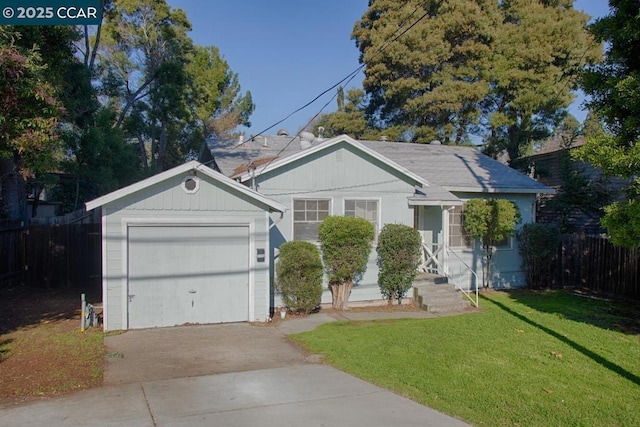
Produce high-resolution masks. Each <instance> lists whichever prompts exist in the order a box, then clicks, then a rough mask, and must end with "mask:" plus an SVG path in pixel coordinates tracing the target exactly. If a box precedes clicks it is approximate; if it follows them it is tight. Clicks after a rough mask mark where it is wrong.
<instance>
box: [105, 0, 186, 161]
mask: <svg viewBox="0 0 640 427" xmlns="http://www.w3.org/2000/svg"><path fill="white" fill-rule="evenodd" d="M113 6H114V7H113V8H111V9H109V10H107V11H106V14H105V16H104V20H105V22H104V24H103V26H102V41H101V61H102V66H103V68H104V73H105V74H104V76H103V79H104V80H105V85H104V87H105V91H106V92H107V93H108V94H109V95H111V96H110V98H109V103H110V105H112V106H114V107H115V108H116V109H117V111H118V117H117V120H116V123H115V126H116V127H119V128H123V129H125V130H128V131H129V132H130V133H131V134H132V136H133V137H134V138H136V139H137V140H138V142H139V149H140V157H141V159H142V161H143V164H144V166H147V167H152V168H156V169H163V168H164V167H169V166H170V165H168V164H165V155H166V153H167V152H168V150H167V148H168V144H169V141H170V140H169V136H170V134H172V133H175V128H176V127H177V125H176V123H175V122H176V121H179V118H181V117H180V116H184V115H185V111H187V110H188V109H187V108H186V106H185V103H184V93H185V87H186V73H185V70H184V67H185V64H186V56H187V55H188V54H189V52H190V51H191V50H192V47H193V43H192V41H191V39H190V38H189V37H188V36H187V32H188V31H190V30H191V24H190V23H189V21H188V19H187V17H186V15H185V13H184V11H182V10H181V9H175V10H174V9H171V7H170V6H169V5H168V4H167V3H166V2H165V1H163V0H160V1H156V0H115V1H114V2H113ZM172 125H173V126H172ZM171 136H172V137H173V136H175V135H173V134H172V135H171Z"/></svg>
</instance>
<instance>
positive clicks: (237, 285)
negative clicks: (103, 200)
mask: <svg viewBox="0 0 640 427" xmlns="http://www.w3.org/2000/svg"><path fill="white" fill-rule="evenodd" d="M128 283H129V289H128V316H129V325H128V326H129V328H149V327H156V326H174V325H182V324H187V323H222V322H238V321H246V320H249V228H248V227H242V226H171V225H170V226H167V225H157V226H156V225H154V226H131V227H129V233H128Z"/></svg>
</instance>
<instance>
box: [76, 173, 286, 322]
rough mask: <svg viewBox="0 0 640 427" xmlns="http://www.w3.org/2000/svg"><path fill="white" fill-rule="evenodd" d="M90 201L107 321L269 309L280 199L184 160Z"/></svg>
mask: <svg viewBox="0 0 640 427" xmlns="http://www.w3.org/2000/svg"><path fill="white" fill-rule="evenodd" d="M95 208H101V212H102V294H103V296H102V301H103V306H104V329H105V330H117V329H132V328H147V327H157V326H173V325H180V324H187V323H222V322H237V321H266V320H267V318H268V317H269V314H270V308H271V304H270V296H271V294H270V279H269V278H270V267H271V258H270V257H269V256H268V253H269V251H270V247H271V246H272V245H271V243H270V232H269V229H270V227H271V224H273V223H275V222H276V221H277V220H278V218H280V217H281V214H282V212H284V211H285V209H286V208H285V206H283V205H281V204H279V203H278V202H275V201H273V200H270V199H268V198H266V197H265V196H263V195H261V194H258V193H256V192H255V191H253V190H251V189H249V188H248V187H246V186H244V185H242V184H239V183H237V182H235V181H233V180H231V179H229V178H227V177H225V176H223V175H221V174H219V173H217V172H215V171H214V170H212V169H210V168H209V167H206V166H204V165H202V164H200V163H198V162H195V161H192V162H189V163H186V164H184V165H182V166H179V167H176V168H174V169H171V170H168V171H166V172H163V173H160V174H158V175H155V176H153V177H151V178H148V179H145V180H143V181H140V182H138V183H135V184H133V185H130V186H128V187H125V188H122V189H120V190H117V191H115V192H113V193H110V194H107V195H105V196H102V197H100V198H97V199H95V200H92V201H90V202H87V203H86V209H87V210H88V211H89V210H92V209H95ZM271 215H273V216H274V217H273V218H271Z"/></svg>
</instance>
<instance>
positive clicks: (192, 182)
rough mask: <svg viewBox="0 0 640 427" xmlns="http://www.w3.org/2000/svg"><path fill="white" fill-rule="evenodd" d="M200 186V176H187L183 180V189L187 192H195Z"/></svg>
mask: <svg viewBox="0 0 640 427" xmlns="http://www.w3.org/2000/svg"><path fill="white" fill-rule="evenodd" d="M199 188H200V178H198V177H197V176H191V175H189V176H186V177H185V178H184V179H183V180H182V189H183V190H184V192H185V193H187V194H193V193H195V192H197V191H198V189H199Z"/></svg>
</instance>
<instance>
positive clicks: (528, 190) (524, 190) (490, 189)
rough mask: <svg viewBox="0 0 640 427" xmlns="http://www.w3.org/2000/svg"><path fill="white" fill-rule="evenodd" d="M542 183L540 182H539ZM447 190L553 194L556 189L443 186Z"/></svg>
mask: <svg viewBox="0 0 640 427" xmlns="http://www.w3.org/2000/svg"><path fill="white" fill-rule="evenodd" d="M540 185H542V184H540ZM443 188H444V189H445V190H447V191H449V192H452V193H453V192H458V193H501V194H502V193H521V194H553V193H555V192H556V191H555V190H554V189H553V188H544V187H542V188H494V187H483V186H478V187H455V186H454V187H450V186H443Z"/></svg>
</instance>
